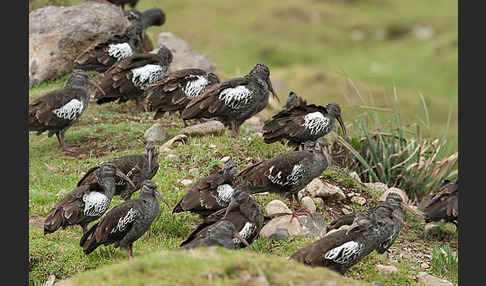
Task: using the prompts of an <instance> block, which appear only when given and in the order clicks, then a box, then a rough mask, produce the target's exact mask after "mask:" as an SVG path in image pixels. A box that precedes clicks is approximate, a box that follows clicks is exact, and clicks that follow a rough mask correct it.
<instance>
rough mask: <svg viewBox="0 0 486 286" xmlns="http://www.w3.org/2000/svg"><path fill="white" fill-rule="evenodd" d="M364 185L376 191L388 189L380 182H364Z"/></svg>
mask: <svg viewBox="0 0 486 286" xmlns="http://www.w3.org/2000/svg"><path fill="white" fill-rule="evenodd" d="M365 186H367V187H368V188H370V189H373V190H375V191H378V192H385V191H386V190H388V186H387V185H386V184H384V183H382V182H375V183H365Z"/></svg>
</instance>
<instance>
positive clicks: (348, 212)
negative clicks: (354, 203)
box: [341, 207, 353, 215]
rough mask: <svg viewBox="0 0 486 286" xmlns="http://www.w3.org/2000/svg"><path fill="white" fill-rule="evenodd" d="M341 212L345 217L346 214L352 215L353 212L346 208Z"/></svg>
mask: <svg viewBox="0 0 486 286" xmlns="http://www.w3.org/2000/svg"><path fill="white" fill-rule="evenodd" d="M341 211H342V212H343V214H345V215H347V214H350V213H353V210H352V209H348V208H346V207H344V208H342V209H341Z"/></svg>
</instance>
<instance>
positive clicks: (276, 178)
mask: <svg viewBox="0 0 486 286" xmlns="http://www.w3.org/2000/svg"><path fill="white" fill-rule="evenodd" d="M274 168H275V166H272V167H270V169H268V171H269V173H268V176H267V178H268V179H269V180H270V181H271V182H272V183H274V184H279V185H281V186H286V185H289V184H290V185H293V184H295V183H297V182H298V181H299V180H300V179H301V178H302V177H303V175H304V172H305V170H304V168H303V167H302V165H301V164H297V165H294V167H293V168H292V172H291V173H290V175H288V176H287V177H286V180H285V182H284V181H283V180H282V171H279V172H278V173H277V174H275V175H272V172H273V169H274Z"/></svg>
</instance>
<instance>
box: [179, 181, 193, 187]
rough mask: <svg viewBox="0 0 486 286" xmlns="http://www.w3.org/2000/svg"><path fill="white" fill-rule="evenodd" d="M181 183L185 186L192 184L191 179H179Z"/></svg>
mask: <svg viewBox="0 0 486 286" xmlns="http://www.w3.org/2000/svg"><path fill="white" fill-rule="evenodd" d="M181 184H183V185H184V186H185V187H187V186H190V185H191V184H192V180H190V179H184V180H182V181H181Z"/></svg>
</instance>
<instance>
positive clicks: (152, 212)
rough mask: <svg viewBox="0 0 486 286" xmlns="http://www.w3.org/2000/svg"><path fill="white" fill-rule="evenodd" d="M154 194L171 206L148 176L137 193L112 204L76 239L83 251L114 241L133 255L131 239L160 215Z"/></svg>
mask: <svg viewBox="0 0 486 286" xmlns="http://www.w3.org/2000/svg"><path fill="white" fill-rule="evenodd" d="M157 197H158V198H159V199H161V200H162V201H163V202H164V203H165V204H166V205H167V207H168V208H169V209H170V206H169V204H168V203H167V201H166V200H165V198H164V197H163V196H162V195H161V194H160V193H159V192H158V191H157V185H156V184H155V183H153V182H152V181H150V180H145V181H143V183H142V190H141V191H140V197H138V198H136V199H131V200H128V201H125V202H123V203H122V204H120V205H118V206H116V207H114V208H112V209H111V210H109V211H108V212H107V213H106V214H105V216H104V217H103V218H102V219H101V221H99V222H97V223H96V224H94V225H93V226H92V227H91V228H90V229H89V230H88V231H87V232H86V233H84V234H83V236H82V237H81V240H80V241H79V245H80V246H81V247H82V248H83V252H84V253H85V254H86V255H88V254H90V253H91V252H93V251H94V250H95V249H96V248H98V246H100V245H109V244H114V246H115V247H121V248H125V249H126V251H127V255H128V259H132V258H133V243H134V242H135V241H136V240H138V239H139V238H140V237H141V236H142V235H143V234H144V233H145V232H147V230H148V229H149V228H150V226H151V225H152V222H153V221H154V220H155V218H156V217H157V216H158V215H159V202H158V200H157Z"/></svg>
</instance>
